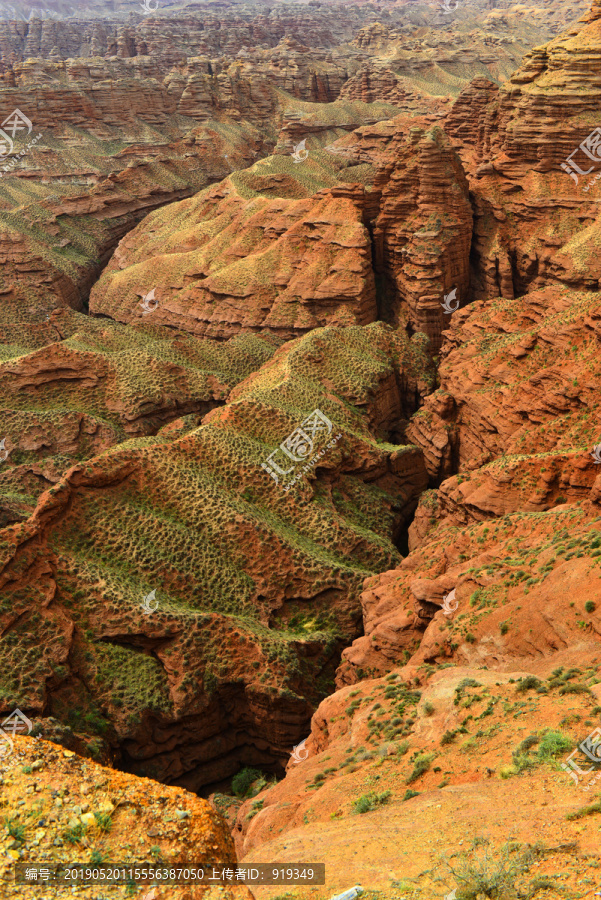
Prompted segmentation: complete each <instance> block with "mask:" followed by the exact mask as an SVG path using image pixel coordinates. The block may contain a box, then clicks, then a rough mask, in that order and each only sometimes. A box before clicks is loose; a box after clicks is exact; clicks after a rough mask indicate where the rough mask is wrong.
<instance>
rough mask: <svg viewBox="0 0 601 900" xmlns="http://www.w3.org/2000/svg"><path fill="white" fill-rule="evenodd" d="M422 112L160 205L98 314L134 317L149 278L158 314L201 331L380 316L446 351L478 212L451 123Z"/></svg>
mask: <svg viewBox="0 0 601 900" xmlns="http://www.w3.org/2000/svg"><path fill="white" fill-rule="evenodd" d="M412 121H414V120H411V119H409V118H408V117H399V118H398V119H394V120H391V122H388V123H384V124H382V125H375V126H365V127H363V128H359V129H357V130H356V132H355V133H354V134H352V135H349V137H348V138H343V139H341V140H340V141H338V142H336V143H334V144H333V145H332V146H331V147H329V148H327V149H328V150H329V152H325V153H324V152H320V151H316V150H313V149H302V150H298V151H296V150H295V153H294V155H293V157H292V159H290V158H289V157H286V156H276V157H272V158H270V159H269V160H263V161H261V162H259V163H257V164H256V165H255V166H253V167H251V169H249V170H247V172H245V173H244V174H239V175H234V176H231V177H230V178H229V179H228V180H227V181H225V182H224V183H222V184H221V185H220V186H219V187H215V188H212V189H211V190H209V191H208V192H205V193H204V194H201V195H199V196H198V197H197V198H195V199H194V200H193V201H191V202H186V203H184V204H182V206H180V207H179V208H177V207H175V208H174V207H170V208H169V209H167V210H165V211H164V212H163V213H157V214H155V215H154V216H153V217H152V218H149V219H147V220H146V221H145V222H144V223H142V224H141V225H140V226H139V227H138V228H137V229H136V230H135V231H133V232H131V233H130V234H129V235H128V236H127V237H126V238H124V239H123V240H122V241H121V243H120V245H119V248H118V250H117V251H116V253H115V255H114V257H113V259H112V261H111V263H110V264H109V266H108V267H107V269H106V271H105V273H104V275H103V277H102V278H101V279H100V280H99V281H98V283H97V284H96V285H95V286H94V289H93V291H92V294H91V298H90V311H91V312H92V313H93V314H95V315H98V314H102V315H108V316H112V317H113V318H117V319H119V320H121V321H124V322H128V321H132V320H135V318H139V316H140V310H139V298H140V296H142V294H143V293H144V292H145V291H147V290H150V289H151V287H152V288H153V289H154V290H155V291H156V296H157V298H158V299H159V301H160V303H159V306H160V309H159V310H158V311H157V319H158V321H160V322H161V323H162V324H166V325H177V327H181V328H185V329H186V330H188V331H191V332H192V333H195V334H200V335H208V336H211V337H218V338H219V337H227V336H229V335H231V334H234V333H237V332H238V331H239V330H258V329H261V328H269V329H270V330H272V331H274V332H275V333H276V334H278V335H280V336H282V337H292V336H294V335H295V334H298V333H303V332H304V331H307V330H309V329H311V328H314V327H317V326H319V325H323V324H333V325H344V324H347V323H348V324H353V323H358V324H363V323H366V322H369V321H372V320H373V319H375V317H376V315H379V316H380V317H382V318H384V319H387V320H389V321H391V322H393V323H394V324H395V325H400V324H408V325H409V327H410V328H411V329H412V330H415V331H421V332H424V333H425V334H427V335H428V337H429V338H430V341H431V344H432V346H433V348H434V349H436V348H437V347H438V346H439V343H440V335H441V331H442V328H443V326H444V324H445V321H444V320H445V313H444V311H443V300H444V295H445V291H449V292H451V291H452V290H455V293H456V294H457V292H459V297H460V298H463V297H465V295H466V294H467V289H468V279H469V246H470V233H471V211H470V205H469V200H468V196H467V182H466V180H465V176H464V175H463V171H462V168H461V163H460V161H459V158H458V156H457V155H456V154H455V152H454V151H453V150H452V148H451V147H450V145H449V142H448V140H447V139H446V138H445V136H444V134H443V132H442V131H441V130H440V128H436V127H435V128H432V129H430V130H427V131H426V130H422V129H420V128H419V127H418V126H416V125H412V124H411V123H412ZM303 155H305V156H306V158H303ZM297 157H298V158H297ZM318 179H319V180H318ZM334 179H336V180H337V181H338V184H337V185H335V186H332V187H324V188H322V190H321V191H318V192H316V193H311V194H310V193H309V192H312V191H314V189H315V187H316V186H318V185H319V182H320V181H321V184H323V185H328V184H332V182H333V181H334ZM351 179H353V182H354V181H355V179H357V181H358V180H359V179H361V181H362V182H363V184H362V183H361V181H358V183H356V182H355V183H353V182H351ZM349 182H351V183H349ZM249 193H250V199H247V197H248V195H249ZM274 195H275V197H277V199H268V198H270V197H273V196H274ZM307 195H309V196H307ZM299 196H300V197H303V196H304V199H287V198H288V197H299ZM174 216H175V220H176V222H177V225H176V226H175V227H174V224H173V218H174ZM372 266H373V267H372ZM267 271H269V272H270V273H271V278H267V277H266V272H267ZM376 280H379V296H378V298H377V303H376ZM446 317H447V318H448V316H446Z"/></svg>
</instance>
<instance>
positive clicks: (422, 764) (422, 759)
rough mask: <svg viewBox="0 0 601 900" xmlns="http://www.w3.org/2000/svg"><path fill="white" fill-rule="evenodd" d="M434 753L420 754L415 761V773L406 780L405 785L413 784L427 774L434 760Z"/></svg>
mask: <svg viewBox="0 0 601 900" xmlns="http://www.w3.org/2000/svg"><path fill="white" fill-rule="evenodd" d="M434 756H435V754H434V753H420V754H419V755H418V756H416V757H415V760H414V761H413V772H411V774H410V775H409V776H408V778H407V779H406V780H405V784H412V783H413V782H414V781H417V779H418V778H419V777H420V776H421V775H423V774H424V772H427V771H428V769H429V768H430V766H431V765H432V761H433V759H434Z"/></svg>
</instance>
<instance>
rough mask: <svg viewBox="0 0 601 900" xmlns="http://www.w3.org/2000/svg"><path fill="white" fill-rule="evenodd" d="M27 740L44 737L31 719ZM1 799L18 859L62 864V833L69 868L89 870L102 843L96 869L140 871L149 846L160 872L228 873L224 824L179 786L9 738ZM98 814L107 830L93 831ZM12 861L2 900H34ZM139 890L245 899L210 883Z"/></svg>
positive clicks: (238, 890) (229, 846)
mask: <svg viewBox="0 0 601 900" xmlns="http://www.w3.org/2000/svg"><path fill="white" fill-rule="evenodd" d="M73 712H74V713H75V710H73ZM32 734H37V736H38V738H39V736H40V734H44V731H43V727H42V728H40V726H39V723H38V722H37V721H35V723H34V732H32ZM4 747H5V745H4ZM32 770H33V774H32ZM32 782H33V784H35V788H34V789H33V790H32V787H33V784H32ZM31 793H34V794H35V804H36V805H35V809H36V818H35V821H34V822H32V821H31V817H28V816H27V815H26V813H25V811H24V809H23V806H22V800H23V797H26V796H28V794H31ZM2 801H3V807H4V810H5V814H6V816H7V818H8V819H9V820H10V821H11V822H12V823H13V827H14V828H15V829H16V828H17V826H18V827H19V829H22V831H21V834H22V840H20V841H19V844H20V851H21V853H24V854H27V856H28V855H29V853H30V852H31V853H32V855H33V853H34V852H35V853H36V858H40V857H42V858H43V859H44V864H45V865H50V866H52V867H54V866H60V865H64V863H65V859H64V844H63V841H64V840H65V835H66V834H67V835H70V834H72V835H73V836H74V837H75V838H77V840H73V841H72V842H71V843H70V844H69V854H70V856H69V863H70V864H74V865H78V864H79V865H82V866H85V865H86V864H89V862H90V846H94V845H97V844H99V843H100V842H102V847H103V851H102V852H103V854H104V856H103V859H104V860H105V861H104V862H102V863H101V865H105V866H109V865H111V863H110V862H109V860H119V864H120V865H125V866H128V865H130V864H131V865H132V866H136V867H138V865H139V863H141V862H144V861H145V862H146V865H147V867H150V866H151V865H152V866H156V865H158V862H157V859H156V852H155V855H154V856H153V855H151V854H150V853H149V847H159V848H160V853H161V855H160V861H161V864H162V865H164V866H166V867H167V868H176V869H177V868H183V867H189V866H190V865H191V863H192V860H194V865H197V866H201V865H202V866H206V867H207V868H208V869H209V871H211V869H212V867H213V866H215V868H217V869H218V870H219V871H221V870H222V869H230V870H231V869H235V868H236V854H235V851H234V846H233V842H232V839H231V837H230V835H229V834H228V832H227V829H226V827H225V823H224V821H223V819H222V818H221V816H219V815H218V814H217V813H216V812H215V810H213V809H212V808H211V807H210V806H209V804H208V803H207V802H206V800H201V799H200V798H199V797H197V796H195V795H194V794H190V793H188V792H187V791H183V790H181V789H180V788H175V787H168V786H166V785H164V784H157V783H156V782H153V781H151V780H150V779H147V778H146V779H144V780H143V781H142V780H141V779H138V778H135V777H133V776H132V775H127V774H125V773H123V772H117V771H115V769H113V768H110V767H104V766H101V765H98V764H97V763H95V762H92V761H90V760H88V759H82V758H81V757H79V756H76V755H75V753H73V752H72V751H70V750H66V751H65V750H64V749H63V747H60V746H57V745H56V744H55V743H50V742H49V741H48V740H39V739H36V738H34V737H31V738H29V737H21V736H20V735H17V736H15V738H14V739H13V749H12V752H11V753H10V754H9V755H8V757H7V758H6V759H4V760H3V771H2ZM57 801H60V802H57ZM103 816H104V817H105V818H104V821H105V823H106V822H108V825H107V827H104V828H102V829H101V828H100V827H99V823H100V822H102V821H103V818H102V817H103ZM33 826H36V827H33ZM134 835H135V839H134V837H133V836H134ZM140 837H143V839H144V846H142V845H141V843H140V840H139V839H140ZM13 853H14V856H13V855H12V854H13ZM37 854H39V857H37ZM42 855H43V856H42ZM15 858H17V859H20V858H22V857H20V855H19V853H15V851H14V850H13V851H12V853H7V856H6V857H5V858H4V859H3V860H2V862H1V863H0V877H2V878H3V880H5V881H6V882H7V884H6V886H5V888H4V892H5V893H4V896H5V897H11V898H12V897H18V896H21V897H25V898H27V900H37V898H39V897H40V885H39V884H31V883H30V884H27V883H25V884H22V885H19V886H16V885H15V884H14V881H13V879H12V872H11V870H12V867H13V865H14V859H15ZM95 864H98V863H95ZM9 881H10V884H9V883H8V882H9ZM79 887H80V889H79V893H80V894H81V895H82V896H84V897H88V898H91V897H92V896H95V895H96V896H97V890H98V888H97V887H96V886H95V885H92V884H87V885H85V886H84V885H81V886H79ZM147 887H148V891H147V892H145V896H146V897H147V900H163V898H164V900H167V898H168V897H169V898H170V900H201V898H202V900H216V898H217V897H222V898H224V900H228V898H231V900H252V897H253V895H252V893H251V892H250V890H249V889H248V888H246V887H245V886H244V885H241V884H240V883H238V885H236V884H233V885H232V886H231V887H230V886H228V887H226V888H221V890H218V889H217V887H216V886H215V885H213V886H212V887H207V886H201V887H200V886H199V885H198V884H179V885H170V886H169V887H157V888H150V887H149V886H148V885H147ZM53 890H54V891H56V892H57V895H59V896H60V893H63V890H62V888H60V887H59V888H57V887H54V888H53ZM109 890H110V888H109ZM69 893H70V891H69ZM143 896H144V895H143Z"/></svg>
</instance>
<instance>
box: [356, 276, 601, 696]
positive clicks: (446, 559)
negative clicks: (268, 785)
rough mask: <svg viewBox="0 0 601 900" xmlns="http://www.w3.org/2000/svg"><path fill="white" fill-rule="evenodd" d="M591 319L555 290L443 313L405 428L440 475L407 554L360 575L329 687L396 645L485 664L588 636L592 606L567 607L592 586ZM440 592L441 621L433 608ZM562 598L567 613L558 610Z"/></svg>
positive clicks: (376, 668) (581, 305)
mask: <svg viewBox="0 0 601 900" xmlns="http://www.w3.org/2000/svg"><path fill="white" fill-rule="evenodd" d="M600 317H601V310H600V308H599V294H597V293H594V292H581V293H578V292H574V291H562V290H559V289H548V290H547V291H535V292H532V293H530V294H528V295H527V296H526V297H523V298H521V300H520V305H519V309H516V306H515V303H514V302H513V301H507V300H504V301H496V302H488V303H482V302H480V303H476V304H472V305H471V306H470V307H468V308H467V309H464V310H460V311H459V312H457V313H455V314H454V315H453V319H452V327H451V329H450V330H449V331H447V332H446V338H447V340H446V343H445V344H444V345H443V349H442V356H443V361H442V363H441V366H440V370H439V377H440V382H441V386H440V388H439V389H438V390H437V391H435V392H434V393H432V394H431V395H429V396H428V397H427V398H426V400H425V403H424V405H423V407H422V408H421V409H420V410H419V411H418V412H417V413H416V414H415V416H414V417H413V419H412V421H411V424H410V425H409V427H408V428H407V430H406V434H407V435H408V436H409V437H410V439H411V440H413V441H414V442H415V443H417V444H418V445H419V446H421V447H422V449H423V450H424V456H425V459H426V464H427V466H428V469H429V472H430V475H431V478H432V479H433V480H434V483H437V484H439V487H438V488H437V489H436V490H431V491H428V492H426V493H425V494H424V495H422V497H421V498H420V505H419V507H418V511H417V514H416V517H415V519H414V521H413V523H412V525H411V528H410V532H409V547H410V549H411V550H413V552H412V553H410V555H409V556H408V557H407V558H406V559H405V560H404V561H403V563H402V565H401V567H400V569H398V570H396V571H392V572H389V573H386V574H384V575H381V576H376V577H375V578H372V579H371V580H369V581H368V582H367V583H366V585H365V590H364V593H363V595H362V604H363V614H364V623H365V637H362V638H359V639H358V640H357V641H355V643H354V644H353V647H352V648H350V649H348V650H345V651H344V653H343V659H344V662H343V665H342V666H341V669H340V671H339V676H338V677H339V682H340V683H348V682H349V681H350V682H352V681H354V680H356V678H357V676H358V674H360V673H361V672H363V673H366V672H369V671H373V672H378V673H382V672H385V671H386V670H387V667H389V666H390V665H391V664H393V663H397V664H398V663H399V662H402V661H406V660H407V659H409V657H411V664H412V665H413V664H418V663H419V662H420V661H431V660H432V659H435V658H437V659H439V661H440V660H441V659H444V658H447V657H452V658H454V659H456V658H458V659H460V660H462V661H467V660H469V661H470V662H473V660H474V659H476V658H478V659H480V660H481V661H483V663H485V664H487V665H497V664H499V662H503V661H507V660H508V659H509V658H510V657H511V656H518V657H521V656H529V655H532V654H537V653H541V654H546V653H549V652H551V648H553V647H555V648H557V647H559V646H570V645H571V644H572V643H573V642H575V641H576V640H577V638H578V634H579V630H580V629H581V628H586V630H587V633H589V631H590V633H592V634H596V633H597V624H596V619H595V617H594V616H593V617H592V618H591V616H590V615H589V614H585V616H584V618H582V619H579V618H578V616H579V615H581V614H582V613H583V611H584V603H585V602H586V600H588V599H590V598H592V597H596V596H597V595H598V591H599V586H598V584H597V581H598V577H597V574H598V573H597V572H595V571H594V568H593V569H592V570H591V568H590V565H591V563H592V564H593V567H594V562H593V560H594V559H595V558H596V556H597V555H598V552H599V551H598V550H597V546H598V543H599V541H601V538H599V537H598V535H599V521H601V518H600V512H601V508H600V506H599V504H600V500H601V474H600V473H599V471H598V469H599V466H598V462H597V460H596V457H595V455H594V454H591V449H592V448H593V447H595V446H596V445H597V444H598V443H599V441H600V440H601V416H600V415H599V410H598V385H599V383H600V382H601V372H600V371H599V364H598V358H599V328H598V320H599V318H600ZM456 470H458V471H459V474H458V475H453V476H451V477H447V476H449V475H450V473H451V472H452V471H456ZM440 482H442V483H440ZM568 521H572V522H573V524H574V533H573V535H570V536H571V538H572V539H571V540H569V535H568V531H567V530H566V523H567V522H568ZM526 538H527V539H526ZM568 540H569V544H570V547H572V546H573V547H574V548H575V549H574V550H573V552H571V553H570V552H568V550H567V549H566V543H567V542H568ZM572 542H573V543H572ZM573 556H575V557H577V558H578V561H576V560H575V559H574V560H573V559H572V557H573ZM580 557H583V560H582V562H580V561H579V560H580ZM567 560H570V562H569V563H568V562H567ZM587 560H588V561H587ZM535 562H536V566H535V565H534V563H535ZM541 573H542V574H541ZM524 582H525V583H526V586H527V590H528V594H529V596H528V602H527V603H526V604H524V603H523V600H524ZM452 590H456V595H455V597H454V602H455V601H456V602H458V603H459V604H460V606H459V610H458V611H457V613H456V614H455V615H454V617H453V620H452V623H450V622H449V619H448V618H447V617H445V615H444V613H441V612H439V608H440V606H441V605H442V603H443V599H444V597H445V596H446V595H448V594H450V593H451V591H452ZM468 601H469V603H470V605H471V607H472V608H474V606H475V610H476V611H475V612H474V613H471V612H470V608H469V607H468V605H467V604H468ZM454 602H452V603H451V605H452V606H454ZM564 602H565V604H569V602H574V603H576V606H577V607H578V613H577V616H576V619H575V618H574V614H573V613H570V614H569V615H568V617H567V620H565V621H564V619H565V617H566V609H565V608H564ZM580 607H582V609H580ZM491 608H492V611H491ZM543 608H544V617H545V625H544V627H543V625H542V624H541V622H540V620H539V616H540V615H543V612H542V610H543ZM481 610H482V611H481ZM530 618H532V621H530ZM508 622H509V623H511V627H509V626H508V627H507V631H504V630H503V628H504V625H503V623H508ZM430 623H431V624H430ZM579 623H580V624H579ZM501 626H503V627H501ZM458 629H459V634H458ZM499 629H500V631H499ZM424 632H425V633H424ZM468 633H469V634H470V635H471V638H470V639H471V640H472V644H469V643H464V640H465V636H466V634H468ZM505 635H506V636H505ZM524 635H526V637H524ZM458 638H459V640H458ZM461 638H463V641H462V640H461Z"/></svg>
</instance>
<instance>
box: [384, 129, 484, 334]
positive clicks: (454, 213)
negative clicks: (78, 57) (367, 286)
mask: <svg viewBox="0 0 601 900" xmlns="http://www.w3.org/2000/svg"><path fill="white" fill-rule="evenodd" d="M471 225H472V215H471V208H470V204H469V199H468V187H467V181H466V179H465V176H464V174H463V169H462V167H461V163H460V162H459V159H458V157H457V156H456V155H455V154H454V153H453V151H452V150H451V149H450V147H449V144H448V141H447V139H446V137H445V135H444V133H443V132H442V131H441V130H440V129H438V128H434V129H432V130H430V131H429V132H426V133H424V132H422V131H420V130H419V129H411V132H410V134H409V139H408V140H406V141H405V142H404V145H403V146H402V147H400V148H398V156H397V162H396V165H395V169H394V171H393V172H391V175H390V180H389V182H388V184H386V186H385V187H384V188H383V190H382V194H381V200H380V212H379V215H378V216H377V218H376V219H375V222H374V230H373V233H374V245H375V252H376V257H375V266H376V269H378V270H379V271H381V272H382V273H383V275H384V278H385V287H384V298H383V310H382V312H383V314H384V317H385V318H388V317H390V318H392V320H393V321H394V322H395V323H397V324H400V323H402V322H403V320H404V319H408V322H409V325H410V327H411V328H412V329H413V330H416V331H422V332H424V333H425V334H427V335H428V337H429V338H430V341H431V344H432V347H433V349H434V350H437V349H438V348H439V347H440V343H441V333H442V329H443V328H444V327H445V318H448V315H446V314H445V312H444V310H443V302H444V300H445V295H446V294H447V293H451V291H454V292H455V294H456V295H457V297H458V299H459V300H460V301H461V300H462V299H463V298H464V297H465V296H466V293H467V290H468V285H469V250H470V237H471Z"/></svg>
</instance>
